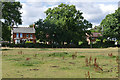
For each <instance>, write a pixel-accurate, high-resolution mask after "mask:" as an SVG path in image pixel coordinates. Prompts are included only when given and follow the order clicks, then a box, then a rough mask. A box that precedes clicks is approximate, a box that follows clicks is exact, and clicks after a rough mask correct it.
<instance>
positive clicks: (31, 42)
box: [25, 41, 33, 43]
mask: <svg viewBox="0 0 120 80" xmlns="http://www.w3.org/2000/svg"><path fill="white" fill-rule="evenodd" d="M25 43H33V42H32V41H26V42H25Z"/></svg>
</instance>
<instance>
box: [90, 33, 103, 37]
mask: <svg viewBox="0 0 120 80" xmlns="http://www.w3.org/2000/svg"><path fill="white" fill-rule="evenodd" d="M99 36H102V34H100V33H96V32H94V33H92V37H99Z"/></svg>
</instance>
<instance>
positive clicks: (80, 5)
mask: <svg viewBox="0 0 120 80" xmlns="http://www.w3.org/2000/svg"><path fill="white" fill-rule="evenodd" d="M70 1H71V2H70ZM70 1H69V2H64V3H66V4H70V5H71V4H73V5H75V6H76V9H77V10H81V11H82V12H83V16H84V17H85V19H87V20H88V21H90V22H91V23H92V24H93V26H95V25H98V24H100V22H101V21H102V19H104V17H105V16H106V15H107V14H109V13H113V12H114V11H115V10H116V9H117V4H114V5H113V4H106V3H93V2H87V3H85V2H73V1H72V0H70ZM60 3H61V1H60V0H59V1H56V2H50V3H49V2H37V0H26V2H23V3H22V5H23V9H22V10H21V11H22V12H23V14H22V20H23V26H26V25H27V26H28V25H30V24H32V23H34V22H35V21H37V20H38V19H40V18H42V19H44V18H45V13H44V11H46V10H47V9H48V8H53V7H57V6H58V5H59V4H60Z"/></svg>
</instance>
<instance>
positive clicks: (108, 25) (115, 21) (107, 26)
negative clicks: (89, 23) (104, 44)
mask: <svg viewBox="0 0 120 80" xmlns="http://www.w3.org/2000/svg"><path fill="white" fill-rule="evenodd" d="M100 26H101V29H102V27H103V30H104V31H103V37H104V38H106V39H107V38H108V37H110V38H116V39H117V40H120V36H119V35H120V8H118V9H117V10H116V11H115V13H112V14H108V15H107V16H106V17H105V19H103V20H102V22H101V24H100Z"/></svg>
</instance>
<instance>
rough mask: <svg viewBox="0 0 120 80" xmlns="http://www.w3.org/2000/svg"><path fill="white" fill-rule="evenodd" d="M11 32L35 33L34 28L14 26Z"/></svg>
mask: <svg viewBox="0 0 120 80" xmlns="http://www.w3.org/2000/svg"><path fill="white" fill-rule="evenodd" d="M13 33H35V29H34V28H29V27H14V28H13Z"/></svg>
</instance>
